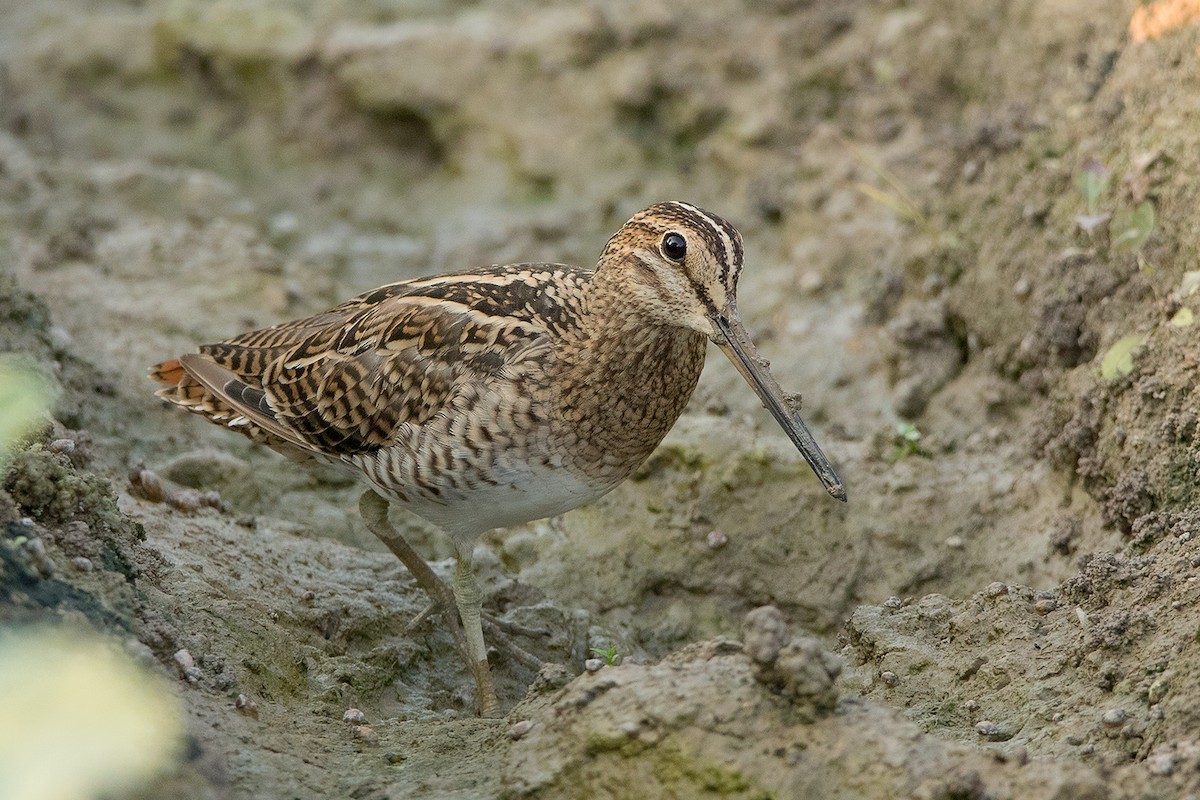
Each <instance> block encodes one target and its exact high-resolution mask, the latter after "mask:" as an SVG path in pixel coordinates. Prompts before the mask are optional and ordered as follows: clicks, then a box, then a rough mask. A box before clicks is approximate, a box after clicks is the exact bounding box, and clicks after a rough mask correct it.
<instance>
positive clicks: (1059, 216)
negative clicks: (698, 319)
mask: <svg viewBox="0 0 1200 800" xmlns="http://www.w3.org/2000/svg"><path fill="white" fill-rule="evenodd" d="M695 5H697V4H688V3H681V2H671V1H670V0H668V1H667V2H651V3H645V2H618V3H587V2H578V1H577V0H576V1H574V2H572V0H565V1H564V2H555V3H550V4H545V3H537V2H527V1H526V0H506V1H504V2H495V3H469V2H448V3H435V2H432V0H390V1H389V0H377V1H376V2H371V3H362V4H354V3H345V2H334V3H311V2H304V1H303V0H275V1H274V2H256V1H255V0H218V2H212V3H210V2H203V0H178V1H177V2H175V1H172V2H128V3H122V2H115V1H114V2H82V1H81V2H64V1H63V0H47V2H39V3H27V2H19V0H6V2H3V3H0V19H3V20H4V22H3V24H0V350H4V351H16V352H21V353H25V354H28V355H29V356H32V358H33V359H34V360H35V361H36V363H37V364H38V365H39V366H40V369H41V370H42V371H43V372H45V373H46V374H48V375H50V376H52V377H53V378H54V379H55V381H56V383H57V384H58V386H59V387H60V389H61V394H60V396H59V400H58V402H57V404H56V407H55V409H54V414H53V416H54V422H53V424H52V425H49V426H48V427H47V428H46V429H45V430H43V431H42V432H41V433H40V434H39V435H38V436H37V437H36V439H35V441H33V442H32V443H31V444H30V446H28V447H26V448H24V449H23V450H22V452H21V453H20V454H18V456H17V457H16V460H15V461H14V463H13V466H12V468H11V469H10V470H9V472H8V474H7V476H5V477H4V479H3V491H0V523H2V525H3V528H2V530H3V536H4V544H3V546H0V620H3V621H4V622H5V624H15V623H16V622H29V621H43V622H61V623H63V624H70V625H82V626H87V627H92V628H95V629H97V630H99V631H102V632H103V633H105V635H107V636H109V637H110V638H111V639H112V640H113V641H115V642H117V643H119V644H121V645H122V646H124V647H125V648H126V649H128V650H129V651H130V652H132V653H134V654H135V655H140V656H141V657H142V658H143V659H145V660H146V661H148V662H149V663H151V664H152V665H153V668H154V669H155V670H156V671H158V672H160V673H161V674H162V675H164V676H168V677H169V678H170V679H171V680H172V681H174V684H173V685H174V690H175V694H176V695H177V697H178V698H179V699H180V701H181V702H182V704H183V706H184V707H185V709H186V712H187V726H188V732H189V741H188V747H187V748H186V753H185V754H184V756H183V760H181V762H180V763H179V764H178V765H176V766H175V767H174V768H173V769H172V770H170V771H169V772H168V773H167V774H165V775H164V776H162V778H161V780H160V781H159V782H157V783H156V784H154V785H152V786H149V787H147V788H146V790H145V792H144V795H143V796H144V797H147V798H157V797H205V798H207V797H226V796H231V797H264V798H276V797H278V798H284V797H287V798H291V797H297V798H308V797H355V798H408V797H427V798H449V797H454V798H496V797H506V798H510V797H545V798H551V797H570V798H574V797H593V798H595V797H598V798H607V797H611V798H624V797H647V798H653V797H661V798H685V797H686V798H691V797H733V798H768V797H771V798H793V797H846V798H857V797H868V798H892V797H914V798H947V799H948V798H985V797H987V798H1006V797H1021V798H1064V799H1065V798H1135V797H1136V798H1143V797H1196V796H1200V732H1198V731H1200V581H1198V580H1197V576H1198V575H1200V541H1198V540H1197V539H1196V538H1194V537H1196V536H1197V534H1198V533H1200V510H1198V509H1196V507H1195V505H1196V504H1195V495H1196V487H1197V484H1198V483H1200V456H1197V451H1196V443H1197V437H1198V436H1200V398H1198V397H1197V394H1196V392H1195V390H1194V389H1193V386H1194V384H1195V380H1196V374H1197V369H1198V361H1197V357H1196V352H1197V348H1196V345H1197V341H1198V337H1200V332H1198V330H1200V329H1198V326H1196V325H1195V324H1193V319H1192V311H1193V310H1195V309H1196V308H1197V307H1200V295H1195V294H1193V292H1194V291H1195V289H1196V288H1197V286H1200V280H1196V278H1197V277H1200V276H1197V275H1196V274H1195V273H1194V272H1193V271H1194V270H1197V269H1200V266H1198V263H1200V258H1198V255H1200V254H1198V249H1200V228H1198V227H1197V223H1196V208H1197V207H1198V206H1200V197H1198V195H1200V182H1197V180H1196V177H1195V176H1196V175H1197V174H1198V173H1200V125H1198V124H1197V117H1196V114H1197V109H1196V98H1197V96H1198V95H1197V91H1198V88H1197V87H1200V56H1198V55H1197V52H1198V47H1200V28H1195V27H1182V28H1179V29H1176V30H1173V31H1170V32H1167V33H1166V34H1165V35H1163V36H1162V37H1161V38H1158V39H1155V40H1152V41H1148V42H1143V43H1133V42H1132V41H1131V40H1130V37H1129V35H1128V34H1127V32H1126V31H1127V26H1128V23H1129V19H1130V15H1131V14H1132V13H1133V10H1134V4H1133V3H1131V2H1127V1H1122V2H1115V1H1107V0H1106V1H1104V2H1096V0H1063V1H1062V2H1055V3H1043V2H1037V1H1036V0H1017V2H998V1H995V2H987V1H986V0H973V1H972V2H965V3H963V2H951V1H950V0H911V2H883V3H868V2H859V1H858V0H851V1H850V2H842V1H839V2H833V1H832V0H808V1H806V0H792V1H790V2H789V0H774V1H773V2H769V3H749V2H717V3H708V4H704V6H703V7H702V8H696V7H694V6H695ZM663 198H679V199H686V200H689V201H691V202H694V203H697V204H699V205H702V206H705V207H707V208H710V209H712V210H714V211H716V212H718V213H720V214H722V215H723V216H726V217H727V218H729V219H730V220H732V221H734V222H735V224H737V225H738V226H739V228H740V229H741V230H742V232H743V234H744V236H745V239H746V242H747V257H748V263H747V267H746V271H745V274H744V277H743V280H742V287H741V292H740V295H741V301H740V307H741V309H742V311H743V313H744V315H745V316H746V317H747V322H748V324H749V326H750V327H751V329H752V332H753V334H754V335H755V337H756V339H757V340H758V342H759V346H760V349H761V350H763V351H764V354H766V355H769V356H770V358H771V359H772V361H773V365H774V366H773V368H774V371H775V374H776V375H777V377H778V378H779V380H780V382H781V383H782V384H783V385H784V386H785V387H787V388H791V389H798V390H801V391H802V392H803V395H804V403H805V408H806V409H807V410H806V416H807V418H808V419H809V421H810V423H811V424H812V425H813V427H814V429H815V430H816V432H817V435H818V438H819V440H820V441H821V442H822V444H823V446H824V448H825V450H826V451H827V452H828V453H829V454H830V455H831V456H832V457H833V459H834V460H835V462H836V464H837V466H838V468H839V471H840V472H841V474H842V476H843V477H844V479H845V480H846V483H847V485H848V490H849V494H850V502H849V504H848V505H846V506H845V507H843V506H841V505H840V504H837V503H834V502H832V501H831V500H829V499H828V498H827V497H826V496H825V495H824V493H823V492H822V491H821V489H820V487H819V485H818V484H817V482H816V481H815V480H814V479H813V477H812V476H811V474H810V473H809V471H808V468H807V467H806V466H805V465H804V463H803V462H802V461H800V460H799V457H798V456H797V454H796V453H795V452H793V451H792V450H791V448H790V445H789V444H788V443H787V441H786V439H784V437H783V435H782V434H781V433H780V432H779V431H778V430H776V428H775V427H774V426H773V424H772V423H771V421H770V419H769V417H768V416H767V415H766V414H765V412H763V411H762V410H761V409H759V408H758V407H757V403H756V401H755V398H754V396H753V394H752V392H751V391H750V390H749V389H748V388H747V387H746V386H744V385H742V384H741V383H740V381H739V379H738V377H737V375H736V373H735V372H734V371H733V370H732V369H731V368H730V367H729V366H728V365H727V364H725V363H718V357H714V358H713V359H711V363H710V366H709V369H708V370H707V371H706V373H705V375H704V378H703V380H702V382H701V387H700V389H699V390H698V392H697V395H696V396H695V397H694V399H693V401H692V403H691V406H690V408H689V410H688V412H687V413H686V414H685V417H684V418H683V419H682V420H681V422H680V423H679V425H678V426H677V428H676V430H675V431H674V432H672V434H671V435H670V437H669V438H668V440H667V442H666V443H665V444H664V445H663V447H662V448H661V449H660V450H659V452H658V453H656V454H655V455H654V456H653V457H652V459H651V460H650V462H649V463H648V464H647V465H646V466H645V467H644V468H643V469H642V470H641V472H640V473H639V474H638V476H637V477H636V478H635V479H634V480H632V481H630V482H628V483H627V484H626V485H624V486H622V487H620V488H619V489H618V490H616V491H615V492H613V493H612V494H611V495H610V496H609V497H607V498H605V499H604V500H602V501H600V502H599V503H597V504H595V505H594V506H591V507H589V508H584V509H580V510H577V511H574V512H571V513H570V514H567V515H565V516H563V517H562V518H559V519H554V520H549V521H542V522H537V523H533V524H530V525H528V526H525V527H522V528H518V529H514V530H510V531H503V532H496V533H494V534H491V535H489V536H487V537H485V541H484V542H483V544H482V545H481V552H480V555H479V558H478V561H479V563H480V564H481V571H482V574H483V575H484V576H485V579H486V582H487V586H488V591H489V600H488V604H489V606H490V607H491V608H492V609H493V610H494V611H495V612H496V613H497V614H501V615H502V616H504V617H505V618H507V619H509V620H510V621H514V622H520V623H524V624H528V625H534V626H537V627H542V628H546V629H547V630H550V631H552V635H551V636H549V637H547V638H544V639H537V640H535V641H524V642H522V644H523V645H524V646H526V647H528V648H530V649H531V650H533V651H534V652H535V654H536V655H538V656H539V657H540V658H542V659H545V660H547V661H549V662H554V663H557V664H560V665H562V667H561V668H557V669H555V668H545V669H543V670H542V671H541V672H540V673H535V672H533V671H532V670H530V669H529V668H526V667H524V666H522V665H520V664H518V663H515V662H511V661H506V660H505V659H504V658H503V657H500V658H498V659H497V663H496V672H497V675H498V678H499V682H500V686H501V694H502V699H503V701H504V703H505V706H506V708H507V709H510V710H509V712H508V716H507V717H506V718H505V719H502V720H479V719H476V718H474V716H473V715H472V713H471V707H472V700H473V698H472V691H473V684H472V682H471V679H470V676H469V674H468V673H467V672H466V670H465V669H464V668H463V666H462V664H461V663H460V662H459V661H458V659H457V657H456V655H455V652H454V649H453V644H452V641H451V640H450V638H449V637H448V636H447V635H446V634H444V633H443V632H441V630H440V629H439V628H438V626H437V625H434V624H425V625H422V626H418V627H417V628H416V629H415V630H412V631H406V626H408V624H409V622H410V621H411V620H412V619H413V618H414V617H415V616H416V615H417V614H418V613H419V612H420V611H421V609H422V607H423V598H422V597H421V595H420V594H419V592H418V591H417V589H416V588H415V586H414V585H413V583H412V581H411V580H410V579H409V577H408V576H407V574H406V573H405V572H404V571H403V570H402V568H401V567H400V566H399V564H398V563H397V562H396V561H395V560H394V559H393V558H392V557H391V556H390V555H389V554H387V553H386V552H385V551H383V549H382V548H381V547H380V546H379V545H378V544H376V543H375V542H373V541H372V539H371V537H370V535H369V534H368V533H366V532H365V530H364V529H363V528H362V526H361V524H360V522H359V521H358V519H357V515H356V514H355V497H356V494H357V491H358V490H357V488H356V487H355V486H354V485H351V484H349V483H347V482H346V481H345V480H344V479H342V478H341V477H340V476H338V475H332V474H325V473H317V472H310V471H305V470H302V469H298V468H296V467H295V466H293V465H291V464H289V463H287V462H286V461H285V460H283V459H282V458H280V457H278V456H276V455H274V454H273V453H270V452H268V451H265V450H262V449H260V448H256V447H254V446H252V445H250V444H248V443H247V442H245V441H244V440H242V439H241V438H240V437H237V436H234V435H231V434H228V433H226V432H224V431H221V430H217V429H216V428H215V427H213V426H208V425H205V424H204V423H203V422H201V421H200V420H198V419H195V418H191V417H189V416H188V415H185V414H181V413H177V412H175V411H172V410H170V409H167V408H165V407H164V406H163V405H162V404H161V403H160V402H158V401H157V400H155V398H154V397H153V396H152V386H151V384H150V383H149V382H148V381H147V379H146V378H145V370H146V367H147V366H148V365H150V364H152V363H155V362H156V361H159V360H161V359H163V358H165V357H170V356H173V355H175V354H178V353H180V352H185V351H186V350H188V349H189V348H190V347H191V346H192V345H194V344H195V343H198V342H201V341H211V340H214V339H218V338H223V337H225V336H228V335H230V334H233V333H235V332H238V331H241V330H243V329H246V328H248V327H251V326H257V325H265V324H270V323H273V322H278V321H282V320H285V319H288V318H292V317H295V316H299V315H303V314H307V313H311V312H316V311H319V310H321V309H323V308H324V307H327V306H328V305H330V304H332V303H334V302H337V301H339V300H341V299H344V298H346V297H348V296H351V295H353V294H355V293H358V292H360V291H365V290H367V289H370V288H372V287H374V286H376V285H378V284H381V283H385V282H388V281H390V280H395V279H398V278H402V277H408V276H414V275H425V274H434V273H438V272H442V271H449V270H455V269H464V268H469V267H472V266H476V265H480V264H488V263H494V262H507V261H514V260H553V261H565V262H568V263H581V264H586V263H594V260H595V258H596V255H597V253H598V252H599V250H600V248H601V247H602V245H603V243H604V240H605V238H606V237H607V235H608V234H609V233H611V232H612V231H613V230H615V228H616V227H617V226H618V225H619V224H620V223H621V222H622V221H624V219H625V218H626V217H627V216H628V215H629V214H630V213H632V212H633V211H635V210H637V209H638V208H640V207H642V206H644V205H647V204H649V203H651V202H653V201H657V200H660V199H663ZM1147 209H1149V211H1147ZM1106 215H1107V216H1106ZM1189 273H1192V274H1190V275H1189ZM1129 337H1138V338H1136V339H1130V338H1129ZM1114 346H1116V349H1114ZM1122 352H1124V354H1125V358H1123V359H1122V358H1120V356H1121V355H1122ZM903 424H907V425H910V426H915V427H905V428H904V429H903V430H905V431H906V432H908V434H909V436H908V437H907V438H906V437H905V436H903V435H901V434H900V433H898V428H897V425H903ZM916 432H919V434H920V438H919V440H915V435H916ZM144 471H145V472H144ZM156 479H157V481H158V483H155V481H156ZM212 493H216V494H212ZM396 521H397V523H398V524H402V525H403V526H404V527H405V529H406V530H407V531H408V533H409V534H410V536H412V537H413V538H415V539H416V540H418V541H420V542H421V546H422V547H423V548H424V549H425V552H427V553H428V555H429V556H430V557H432V558H443V559H444V558H445V557H446V556H447V555H448V554H449V549H448V547H447V545H446V543H445V542H443V541H441V539H440V538H439V536H438V535H437V534H436V533H434V532H431V531H429V530H428V529H427V528H426V527H425V526H424V525H423V524H421V523H420V522H419V521H417V520H404V519H401V518H400V516H399V515H396ZM31 538H32V539H37V540H39V541H40V542H41V543H42V545H43V546H44V551H45V556H44V557H43V556H42V555H40V552H41V551H40V550H37V549H36V548H33V549H31V548H30V547H29V546H28V544H27V541H28V540H29V539H31ZM17 542H26V544H20V545H18V544H17ZM46 559H48V560H49V562H50V563H49V565H47V563H46ZM448 566H449V565H448V563H447V562H444V561H442V562H439V564H438V568H439V569H441V570H446V569H448ZM764 605H772V606H774V607H775V608H776V609H778V613H774V612H756V614H755V615H754V616H753V617H752V618H751V619H750V621H749V622H746V623H744V619H745V618H746V615H747V613H748V612H750V611H751V610H753V609H755V608H758V607H760V606H764ZM791 637H794V638H791ZM591 648H597V649H602V650H604V649H608V650H610V652H618V653H620V654H621V656H622V657H623V658H622V663H621V664H619V665H615V666H604V667H603V668H601V669H600V670H598V671H597V672H595V673H592V672H583V659H584V658H585V657H586V656H588V655H589V654H590V650H591ZM181 649H186V650H187V651H188V652H189V653H190V654H191V655H192V657H193V658H194V661H195V665H194V668H193V669H192V671H191V672H190V673H189V674H188V675H186V676H182V677H181V676H180V671H179V670H178V668H177V664H176V661H175V657H174V654H175V653H177V652H178V651H179V650H181ZM831 654H832V655H831ZM835 656H836V657H835ZM581 672H582V674H580V673H581ZM239 695H240V696H243V697H244V698H245V699H244V700H243V701H242V702H243V705H244V704H245V703H247V702H250V703H253V704H254V705H256V707H257V716H256V717H255V716H254V715H252V714H248V713H245V712H246V711H248V709H247V708H245V707H244V708H242V709H240V710H239V709H238V708H236V707H235V704H236V702H237V698H238V697H239ZM352 707H353V708H357V709H360V710H361V711H362V712H363V714H364V715H365V721H366V724H367V726H368V729H367V730H363V729H362V728H361V727H356V726H355V725H352V724H350V723H348V722H344V721H343V715H344V713H345V712H346V710H347V709H348V708H352ZM526 721H527V722H529V723H532V727H530V726H529V725H526V724H520V723H524V722H526ZM514 726H516V727H514Z"/></svg>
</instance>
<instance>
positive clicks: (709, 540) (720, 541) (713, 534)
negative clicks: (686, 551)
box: [704, 531, 729, 550]
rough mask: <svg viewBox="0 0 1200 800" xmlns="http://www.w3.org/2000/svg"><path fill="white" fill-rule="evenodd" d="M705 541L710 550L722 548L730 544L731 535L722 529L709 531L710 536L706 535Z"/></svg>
mask: <svg viewBox="0 0 1200 800" xmlns="http://www.w3.org/2000/svg"><path fill="white" fill-rule="evenodd" d="M704 543H705V544H706V545H708V549H709V550H720V549H721V548H722V547H724V546H725V545H727V544H729V537H728V536H726V535H725V534H724V533H722V532H721V531H709V532H708V536H706V537H704Z"/></svg>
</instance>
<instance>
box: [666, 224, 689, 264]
mask: <svg viewBox="0 0 1200 800" xmlns="http://www.w3.org/2000/svg"><path fill="white" fill-rule="evenodd" d="M662 254H663V255H664V256H666V257H667V258H669V259H671V260H672V261H683V257H684V256H685V255H687V239H684V238H683V234H682V233H675V232H674V231H672V232H671V233H668V234H667V235H666V236H664V237H663V240H662Z"/></svg>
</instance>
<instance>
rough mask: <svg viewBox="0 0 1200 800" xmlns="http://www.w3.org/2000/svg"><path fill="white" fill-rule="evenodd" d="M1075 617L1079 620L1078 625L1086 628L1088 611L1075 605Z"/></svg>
mask: <svg viewBox="0 0 1200 800" xmlns="http://www.w3.org/2000/svg"><path fill="white" fill-rule="evenodd" d="M1075 619H1077V620H1079V627H1081V628H1086V627H1087V626H1088V623H1089V620H1088V613H1087V612H1086V611H1084V610H1083V609H1082V608H1080V607H1079V606H1075Z"/></svg>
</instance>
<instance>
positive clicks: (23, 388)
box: [0, 356, 54, 471]
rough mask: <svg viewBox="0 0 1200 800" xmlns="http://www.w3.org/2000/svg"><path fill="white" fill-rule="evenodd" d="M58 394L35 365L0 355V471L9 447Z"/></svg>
mask: <svg viewBox="0 0 1200 800" xmlns="http://www.w3.org/2000/svg"><path fill="white" fill-rule="evenodd" d="M53 396H54V393H53V391H52V390H51V387H50V385H49V384H48V383H47V382H46V380H45V379H44V378H42V376H41V375H40V374H39V373H38V372H37V371H36V370H35V369H33V367H31V366H27V365H25V364H23V363H21V362H20V361H19V360H18V359H16V358H13V357H11V356H6V357H0V471H2V470H3V469H4V466H5V464H7V463H8V459H9V449H10V448H11V447H12V446H13V445H14V444H16V443H17V441H19V440H20V438H21V437H22V436H24V435H25V434H26V433H27V432H28V431H29V430H30V429H31V428H32V427H33V426H34V425H35V424H36V423H37V421H38V420H39V419H41V418H42V416H43V415H44V414H45V413H46V411H47V410H48V409H49V407H50V403H51V401H52V400H53Z"/></svg>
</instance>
